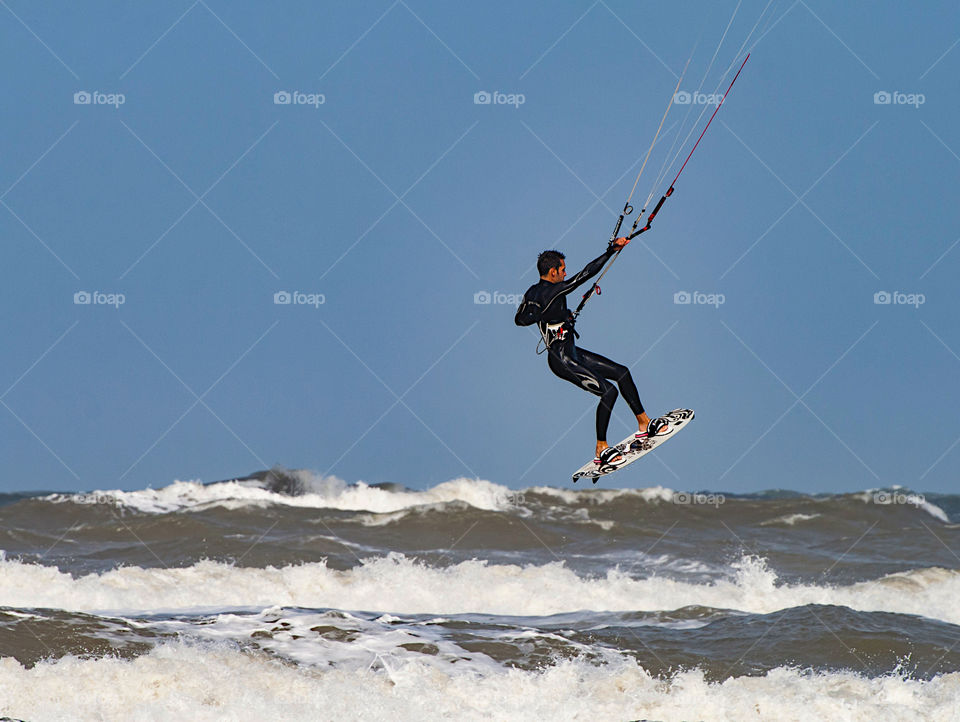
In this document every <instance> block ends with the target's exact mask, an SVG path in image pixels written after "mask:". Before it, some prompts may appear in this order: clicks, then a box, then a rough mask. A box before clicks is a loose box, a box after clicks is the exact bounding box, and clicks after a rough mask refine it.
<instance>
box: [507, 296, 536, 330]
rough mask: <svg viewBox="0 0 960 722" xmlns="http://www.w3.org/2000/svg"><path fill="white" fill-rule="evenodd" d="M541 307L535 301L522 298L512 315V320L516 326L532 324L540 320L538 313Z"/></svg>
mask: <svg viewBox="0 0 960 722" xmlns="http://www.w3.org/2000/svg"><path fill="white" fill-rule="evenodd" d="M541 313H543V308H542V307H541V306H540V304H539V303H537V302H536V301H531V300H529V299H526V298H524V299H523V301H521V302H520V307H519V308H518V309H517V315H516V316H514V317H513V322H514V323H515V324H517V325H518V326H532V325H533V324H535V323H536V322H537V321H539V320H540V314H541Z"/></svg>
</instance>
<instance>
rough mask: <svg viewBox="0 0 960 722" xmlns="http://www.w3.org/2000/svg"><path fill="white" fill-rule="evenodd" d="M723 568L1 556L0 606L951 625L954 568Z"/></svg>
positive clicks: (395, 557) (758, 564)
mask: <svg viewBox="0 0 960 722" xmlns="http://www.w3.org/2000/svg"><path fill="white" fill-rule="evenodd" d="M730 571H731V573H730V576H729V578H725V579H720V580H716V581H712V582H709V583H692V582H689V581H677V580H672V579H665V578H659V577H649V578H645V579H635V578H632V577H631V576H629V575H628V574H626V573H625V572H623V571H620V570H619V569H614V570H610V571H608V572H607V573H606V574H605V575H604V576H601V577H594V578H586V577H582V576H579V575H577V574H576V573H575V572H573V571H572V570H571V569H569V568H567V567H566V566H565V565H564V564H562V563H560V562H555V563H551V564H543V565H526V566H519V565H516V564H490V563H488V562H486V561H476V560H472V561H465V562H461V563H459V564H456V565H452V566H448V567H442V568H437V567H431V566H427V565H426V564H423V563H420V562H418V561H416V560H415V559H410V558H407V557H405V556H403V555H402V554H390V555H388V556H386V557H378V558H372V559H367V560H365V561H364V562H363V564H362V565H359V566H357V567H354V568H352V569H349V570H346V571H340V570H335V569H330V568H328V567H327V566H326V564H324V563H322V562H321V563H310V564H300V565H295V566H284V567H281V568H274V567H267V568H265V569H260V568H243V567H234V566H230V565H228V564H223V563H220V562H212V561H203V562H199V563H197V564H194V565H193V566H190V567H185V568H171V569H143V568H140V567H122V568H119V569H114V570H111V571H108V572H102V573H99V574H88V575H84V576H81V577H78V578H76V579H74V578H73V577H71V576H70V575H69V574H65V573H63V572H60V571H59V570H58V569H56V568H55V567H47V566H40V565H35V564H23V563H20V562H17V561H6V562H0V606H11V607H19V608H30V607H54V608H64V609H69V610H75V611H106V610H113V611H117V612H129V611H130V610H135V611H146V610H172V609H195V608H207V609H209V608H220V609H223V608H226V607H267V606H271V605H285V606H302V607H313V608H315V607H332V608H336V609H356V610H368V611H381V612H396V613H407V614H416V613H423V614H460V613H470V612H478V613H489V614H505V615H518V616H527V615H533V616H537V615H548V614H558V613H562V612H571V611H577V610H582V609H589V610H595V611H622V610H636V611H656V610H673V609H679V608H681V607H686V606H689V605H700V606H706V607H715V608H719V609H735V610H740V611H743V612H752V613H763V614H765V613H770V612H774V611H777V610H780V609H787V608H791V607H797V606H803V605H806V604H834V605H843V606H847V607H850V608H851V609H855V610H859V611H887V612H899V613H904V614H917V615H921V616H925V617H929V618H932V619H940V620H943V621H947V622H950V623H953V624H960V607H958V605H957V604H956V599H957V597H958V596H960V572H956V571H953V570H948V569H941V568H929V569H922V570H915V571H909V572H904V573H899V574H890V575H887V576H885V577H882V578H880V579H877V580H872V581H866V582H859V583H856V584H851V585H847V586H826V585H823V586H820V585H815V584H778V583H777V582H778V580H777V577H776V574H775V573H774V572H772V571H771V570H770V569H768V568H767V566H766V563H765V561H764V560H763V559H758V558H755V557H745V558H743V559H741V560H740V561H738V562H736V563H735V564H734V565H733V568H732V569H731V570H730Z"/></svg>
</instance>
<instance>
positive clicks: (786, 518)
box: [760, 514, 823, 526]
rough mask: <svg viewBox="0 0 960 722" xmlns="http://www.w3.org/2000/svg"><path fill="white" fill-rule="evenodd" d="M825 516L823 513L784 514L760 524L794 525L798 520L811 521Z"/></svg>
mask: <svg viewBox="0 0 960 722" xmlns="http://www.w3.org/2000/svg"><path fill="white" fill-rule="evenodd" d="M820 516H823V515H822V514H784V515H783V516H778V517H777V518H776V519H767V520H766V521H762V522H760V526H775V525H779V524H786V525H787V526H794V525H795V524H796V523H797V522H798V521H810V520H811V519H816V518H817V517H820Z"/></svg>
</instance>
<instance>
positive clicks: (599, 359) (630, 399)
mask: <svg viewBox="0 0 960 722" xmlns="http://www.w3.org/2000/svg"><path fill="white" fill-rule="evenodd" d="M577 356H578V357H579V360H580V363H581V364H582V365H584V366H586V367H588V368H590V369H592V370H593V371H594V373H596V374H599V375H600V376H603V378H605V379H610V380H611V381H616V382H617V386H619V387H620V393H621V394H623V400H624V401H626V402H627V405H628V406H629V407H630V410H631V411H632V412H633V413H634V415H635V416H639V415H640V414H642V413H643V404H642V403H640V394H639V393H638V392H637V385H636V384H635V383H633V376H631V375H630V369H628V368H627V367H626V366H624V365H622V364H618V363H617V362H616V361H611V360H610V359H608V358H607V357H606V356H601V355H600V354H598V353H594V352H593V351H587V349H585V348H578V349H577Z"/></svg>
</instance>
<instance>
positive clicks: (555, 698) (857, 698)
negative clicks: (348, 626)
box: [0, 642, 960, 722]
mask: <svg viewBox="0 0 960 722" xmlns="http://www.w3.org/2000/svg"><path fill="white" fill-rule="evenodd" d="M370 656H371V662H370V665H369V668H367V669H356V668H352V669H316V668H312V667H304V666H290V665H284V664H280V663H278V662H277V661H276V660H274V659H272V658H270V657H268V656H266V655H264V654H259V653H249V652H243V651H239V650H238V649H236V648H235V647H234V646H233V645H229V644H218V645H192V644H187V643H183V642H171V643H167V644H164V645H161V646H159V647H157V648H155V649H154V650H152V651H151V652H149V653H147V654H145V655H143V656H140V657H138V658H136V659H133V660H121V659H116V658H111V657H106V658H101V659H96V660H82V659H78V658H76V657H66V658H63V659H60V660H57V661H52V662H51V661H47V662H41V663H39V664H37V665H36V666H34V667H33V668H31V669H26V668H24V667H23V666H21V665H20V664H19V663H18V662H16V661H15V660H14V659H12V658H4V659H0V714H3V715H10V716H13V717H17V718H23V719H43V720H52V721H56V720H75V719H138V720H162V719H164V720H165V719H190V720H197V721H198V722H204V721H206V720H210V721H217V722H219V720H223V719H238V720H239V719H242V720H260V719H283V720H315V719H356V720H383V719H391V720H422V719H441V718H443V719H458V720H459V719H462V720H478V719H509V720H544V719H550V720H572V719H640V718H644V719H769V720H774V719H776V720H779V719H798V720H807V719H810V720H819V719H836V720H868V721H869V722H880V721H883V720H905V719H933V720H947V719H953V718H954V716H955V714H956V710H957V709H958V708H960V674H956V673H954V674H947V675H943V676H939V677H936V678H934V679H933V680H931V681H928V682H923V681H915V680H906V679H902V678H899V677H893V676H891V677H880V678H874V679H870V678H865V677H862V676H859V675H856V674H854V673H851V672H834V673H818V674H813V673H804V672H801V671H798V670H794V669H787V668H778V669H775V670H772V671H770V672H768V673H767V674H765V675H763V676H758V677H736V678H730V679H727V680H725V681H724V682H722V683H709V682H707V681H705V680H704V677H703V674H702V673H701V672H699V671H688V672H683V673H680V674H678V675H677V676H676V677H674V678H673V679H672V680H670V681H668V682H664V681H662V680H659V679H655V678H652V677H651V676H650V675H649V674H648V673H647V672H646V671H645V670H643V669H642V668H641V667H639V666H638V665H637V664H636V662H635V661H634V660H632V659H629V658H625V659H621V660H620V661H618V662H617V663H613V664H600V665H597V664H591V663H587V662H585V661H581V660H570V661H565V662H562V663H560V664H557V665H555V666H552V667H548V668H546V669H545V670H542V671H536V672H531V671H523V670H518V669H507V668H491V669H489V670H487V671H485V672H483V673H477V671H476V670H475V669H466V668H463V669H461V668H459V667H457V666H456V665H450V666H449V668H448V670H447V671H446V672H445V673H444V672H440V671H438V669H437V667H436V666H435V665H430V664H426V663H424V662H422V661H407V662H404V661H400V662H393V661H390V660H386V659H379V660H378V658H377V656H376V655H373V654H371V655H370Z"/></svg>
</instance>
